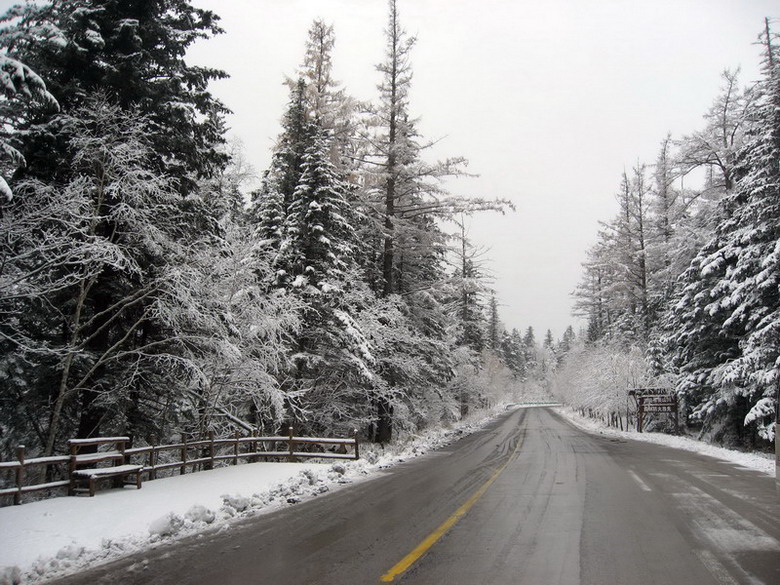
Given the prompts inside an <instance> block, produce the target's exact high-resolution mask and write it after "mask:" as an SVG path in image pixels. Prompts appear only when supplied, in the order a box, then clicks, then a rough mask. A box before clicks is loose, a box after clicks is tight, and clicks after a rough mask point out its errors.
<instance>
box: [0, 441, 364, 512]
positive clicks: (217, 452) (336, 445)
mask: <svg viewBox="0 0 780 585" xmlns="http://www.w3.org/2000/svg"><path fill="white" fill-rule="evenodd" d="M303 446H305V447H308V448H309V450H302V448H305V447H303ZM323 446H329V447H330V448H331V449H333V450H332V451H328V450H326V449H325V448H323ZM316 449H319V450H316ZM350 449H351V451H352V452H351V453H350V452H349V450H350ZM71 457H72V456H70V455H58V456H54V457H35V458H32V459H27V458H26V457H25V448H24V446H23V445H21V446H19V447H18V448H17V449H16V460H15V461H0V474H12V475H13V479H11V480H10V481H8V479H7V476H6V481H5V484H6V485H8V484H11V486H12V487H3V488H0V506H3V505H7V503H8V502H9V501H10V499H11V498H13V503H14V504H17V505H18V504H21V503H22V502H23V495H24V494H27V493H31V492H40V491H48V492H50V493H49V494H48V495H47V496H46V497H51V496H52V495H54V494H52V493H51V492H53V491H56V490H59V489H60V488H67V487H68V486H70V483H71V478H70V469H72V468H73V467H74V466H73V465H70V464H71ZM301 458H311V459H359V458H360V445H359V441H358V436H357V431H355V434H354V436H353V437H352V438H350V439H334V438H321V437H296V436H294V435H293V429H292V427H290V429H289V433H288V435H287V436H281V435H280V436H269V437H260V436H258V437H255V436H248V437H244V436H241V434H240V433H238V432H237V433H236V434H235V436H234V437H232V438H221V439H217V438H215V437H214V434H213V433H209V438H208V439H203V440H198V441H186V440H185V441H184V442H182V443H174V444H170V445H149V446H145V447H133V448H130V449H125V451H124V461H123V462H118V463H120V464H121V463H124V464H132V463H136V464H140V465H143V471H142V473H143V474H144V475H145V476H146V479H147V480H153V479H157V477H158V473H161V472H166V471H168V472H169V473H168V475H176V474H180V475H184V474H185V473H187V472H188V470H189V472H190V473H193V472H197V471H204V470H208V469H215V468H216V467H219V466H221V465H222V466H224V465H230V464H232V465H238V463H239V460H241V459H243V460H244V462H246V463H253V462H255V461H260V460H265V461H268V460H269V459H273V460H279V459H284V460H287V461H296V460H297V459H301ZM58 477H59V479H54V478H58ZM45 478H50V479H52V480H51V481H45V480H44V481H41V480H42V479H45ZM0 485H2V484H0Z"/></svg>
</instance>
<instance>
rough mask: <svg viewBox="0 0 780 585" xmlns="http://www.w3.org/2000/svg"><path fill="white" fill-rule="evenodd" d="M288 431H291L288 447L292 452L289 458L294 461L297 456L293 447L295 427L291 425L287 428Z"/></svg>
mask: <svg viewBox="0 0 780 585" xmlns="http://www.w3.org/2000/svg"><path fill="white" fill-rule="evenodd" d="M287 431H288V432H289V436H290V438H289V442H288V445H287V446H288V448H289V453H290V454H289V455H288V456H287V459H288V460H289V461H293V459H294V458H295V457H294V455H293V453H295V449H294V448H293V428H292V426H291V427H289V428H288V429H287Z"/></svg>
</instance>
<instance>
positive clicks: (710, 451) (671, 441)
mask: <svg viewBox="0 0 780 585" xmlns="http://www.w3.org/2000/svg"><path fill="white" fill-rule="evenodd" d="M554 410H555V411H556V412H557V413H558V414H560V415H561V416H564V417H566V418H567V419H568V420H570V421H571V422H572V423H574V424H575V425H577V426H578V427H580V428H582V429H584V430H586V431H592V432H598V433H601V434H603V435H608V436H612V437H620V438H622V439H632V440H634V441H645V442H646V443H655V444H657V445H665V446H667V447H674V448H675V449H683V450H684V451H692V452H694V453H699V454H700V455H708V456H709V457H714V458H716V459H722V460H724V461H729V462H731V463H736V464H737V465H741V466H742V467H747V468H748V469H755V470H756V471H761V472H762V473H766V474H767V475H771V476H772V477H774V475H775V460H774V457H773V456H772V455H769V454H764V453H743V452H741V451H734V450H732V449H726V448H724V447H717V446H715V445H710V444H709V443H703V442H702V441H697V440H695V439H691V438H689V437H680V436H676V435H665V434H662V433H636V432H632V431H620V430H617V429H614V428H611V427H606V426H604V425H603V424H602V423H601V421H598V420H594V419H591V418H587V417H584V416H581V415H580V414H579V413H578V412H577V411H575V410H574V409H572V408H570V407H557V408H555V409H554Z"/></svg>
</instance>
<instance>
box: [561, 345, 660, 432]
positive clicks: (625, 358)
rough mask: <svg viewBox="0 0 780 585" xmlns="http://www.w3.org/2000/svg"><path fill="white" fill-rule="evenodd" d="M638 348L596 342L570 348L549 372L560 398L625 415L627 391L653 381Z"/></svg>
mask: <svg viewBox="0 0 780 585" xmlns="http://www.w3.org/2000/svg"><path fill="white" fill-rule="evenodd" d="M655 384H656V382H654V381H653V379H652V375H651V372H650V366H649V364H648V362H647V360H646V359H645V356H644V354H643V352H642V351H641V350H639V349H638V348H636V347H633V348H631V349H629V350H625V349H623V348H622V347H617V346H611V345H607V344H599V345H593V346H587V347H583V346H580V347H578V348H575V349H573V350H572V351H571V352H570V353H569V354H568V356H567V357H566V359H565V360H564V361H563V363H562V364H561V365H560V366H559V367H558V369H557V370H556V371H555V372H554V373H553V374H552V376H551V390H552V393H553V394H554V395H555V396H556V398H557V399H558V400H560V401H561V402H563V403H565V404H568V405H569V406H572V407H573V408H576V409H578V410H581V411H586V412H589V413H598V414H600V415H603V416H606V415H609V414H612V413H615V414H617V416H621V417H626V415H627V409H628V395H627V391H628V390H629V389H630V388H636V387H641V386H650V385H655Z"/></svg>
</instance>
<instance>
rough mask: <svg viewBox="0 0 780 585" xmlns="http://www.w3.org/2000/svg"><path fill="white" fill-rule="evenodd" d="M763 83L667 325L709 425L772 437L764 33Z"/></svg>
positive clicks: (776, 133) (775, 310)
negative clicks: (711, 225)
mask: <svg viewBox="0 0 780 585" xmlns="http://www.w3.org/2000/svg"><path fill="white" fill-rule="evenodd" d="M763 40H764V43H765V48H766V50H765V57H764V78H763V79H762V81H761V82H760V83H759V84H758V85H757V87H756V89H755V91H756V101H755V103H754V105H753V106H752V108H751V110H750V112H749V115H748V124H747V128H746V136H745V142H744V145H743V146H742V148H741V149H740V150H739V152H738V153H737V157H736V160H737V163H736V167H735V172H734V177H735V183H734V189H733V191H732V193H731V194H730V195H728V196H726V197H725V198H724V199H723V200H722V202H721V204H720V206H719V211H720V222H719V224H718V226H717V229H716V231H715V236H714V238H713V239H712V240H711V241H710V242H709V243H708V244H707V245H706V246H705V247H704V248H703V249H702V250H701V252H700V253H699V254H698V256H697V257H696V258H695V259H694V261H693V262H692V264H691V267H690V269H689V270H688V271H687V272H686V274H685V275H684V284H685V288H684V289H683V291H682V294H681V295H680V299H679V301H678V303H677V305H676V307H675V312H674V313H673V315H672V317H671V318H670V322H669V328H670V330H671V331H672V334H671V337H670V340H671V341H672V343H673V346H674V357H675V359H676V363H677V365H678V366H679V368H680V370H681V373H682V374H683V378H682V382H681V385H680V388H681V390H683V391H685V392H686V393H687V395H688V397H689V400H690V401H691V402H693V404H694V405H695V408H696V413H697V414H698V415H699V416H700V417H701V418H702V419H703V420H704V421H705V423H707V424H708V425H711V424H712V423H713V422H715V421H718V420H724V419H725V420H728V421H730V422H731V424H730V425H729V426H728V428H727V432H732V433H734V434H736V435H737V436H738V437H739V436H742V435H743V432H742V424H743V422H745V421H748V422H754V423H756V424H757V428H758V431H759V434H761V435H762V436H763V437H765V438H770V437H771V436H772V434H773V422H770V419H771V418H772V415H773V414H774V409H775V408H776V405H775V398H774V393H775V388H776V386H777V382H778V378H779V377H780V376H778V366H777V359H778V355H780V343H779V342H778V322H779V321H778V316H780V295H779V294H778V290H779V289H778V284H780V281H778V274H780V271H778V263H777V257H778V242H779V241H780V227H779V226H780V205H779V204H778V202H779V201H780V198H779V197H778V193H780V114H779V113H778V112H780V67H778V62H779V61H780V52H778V41H777V37H776V35H773V34H772V33H771V31H770V30H769V26H768V24H767V28H766V31H765V33H764V36H763Z"/></svg>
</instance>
